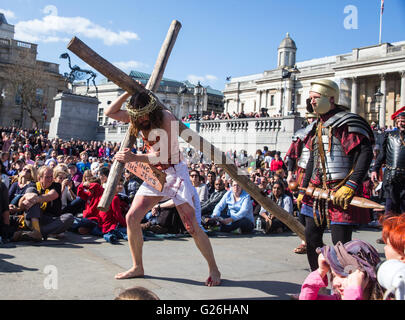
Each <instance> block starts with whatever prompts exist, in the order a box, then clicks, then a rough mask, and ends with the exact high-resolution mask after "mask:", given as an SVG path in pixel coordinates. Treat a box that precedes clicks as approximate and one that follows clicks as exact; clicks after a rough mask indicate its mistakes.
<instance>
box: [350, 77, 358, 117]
mask: <svg viewBox="0 0 405 320" xmlns="http://www.w3.org/2000/svg"><path fill="white" fill-rule="evenodd" d="M357 93H358V82H357V78H356V77H353V78H352V103H351V110H350V111H351V112H352V113H357V114H358V113H359V108H358V100H357V96H358V94H357Z"/></svg>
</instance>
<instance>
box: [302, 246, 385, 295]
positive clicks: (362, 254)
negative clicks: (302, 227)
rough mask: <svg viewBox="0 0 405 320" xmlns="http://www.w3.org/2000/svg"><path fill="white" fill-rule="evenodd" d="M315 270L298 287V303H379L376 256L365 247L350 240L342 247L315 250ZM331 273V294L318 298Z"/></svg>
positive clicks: (380, 293) (374, 251) (373, 251)
mask: <svg viewBox="0 0 405 320" xmlns="http://www.w3.org/2000/svg"><path fill="white" fill-rule="evenodd" d="M318 253H319V257H318V263H319V268H318V269H317V270H315V271H313V272H311V273H310V274H309V276H308V277H307V278H306V279H305V281H304V284H303V285H302V287H301V293H300V296H299V299H300V300H380V299H382V297H383V290H382V288H381V286H380V285H379V284H378V282H377V272H376V267H377V265H378V263H379V262H380V257H379V255H378V252H377V251H376V250H375V249H374V248H373V247H372V246H371V245H370V244H368V243H366V242H364V241H361V240H352V241H349V242H347V243H345V244H344V245H343V244H342V243H341V242H338V243H337V244H336V245H335V246H324V247H322V248H318ZM329 272H330V273H331V280H330V281H331V283H332V289H333V294H332V295H321V294H319V290H320V289H321V288H324V287H327V286H328V277H327V274H328V273H329Z"/></svg>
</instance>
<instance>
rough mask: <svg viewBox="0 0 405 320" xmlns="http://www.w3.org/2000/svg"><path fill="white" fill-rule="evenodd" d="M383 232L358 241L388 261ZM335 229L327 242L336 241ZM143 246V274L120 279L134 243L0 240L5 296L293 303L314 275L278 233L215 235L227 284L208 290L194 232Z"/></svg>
mask: <svg viewBox="0 0 405 320" xmlns="http://www.w3.org/2000/svg"><path fill="white" fill-rule="evenodd" d="M380 236H381V232H380V231H379V230H377V229H369V228H361V229H360V230H357V231H355V232H354V233H353V238H354V239H356V238H357V239H362V240H364V241H368V242H369V243H371V244H372V245H373V246H374V247H375V248H376V249H377V250H378V252H379V253H380V254H381V258H382V259H384V245H381V244H377V243H376V242H375V240H376V239H377V238H379V237H380ZM330 238H331V237H330V233H329V232H326V233H325V236H324V242H325V243H326V244H331V239H330ZM148 239H149V240H147V241H145V243H144V250H143V255H144V267H145V273H146V277H145V278H144V279H130V280H115V279H114V275H115V274H116V273H118V272H121V271H124V270H127V269H128V268H129V267H130V266H131V258H130V253H129V248H128V243H127V242H126V241H123V240H121V242H120V243H119V244H116V245H112V244H109V243H107V242H105V241H104V240H103V239H100V238H95V237H91V236H79V235H76V234H73V233H67V234H66V238H65V239H64V240H56V239H51V238H50V239H48V240H47V241H44V242H42V243H38V244H32V243H27V242H21V243H8V244H5V245H0V283H1V287H2V290H1V291H0V299H7V300H8V299H24V300H25V299H34V300H36V299H45V300H64V299H73V300H81V299H96V300H97V299H104V300H111V299H113V298H114V297H115V296H116V295H117V294H118V293H119V292H121V291H122V290H124V289H126V288H130V287H132V286H135V285H140V286H144V287H146V288H148V289H150V290H152V291H153V292H155V293H156V294H157V295H158V296H159V297H160V298H161V299H162V300H168V299H170V300H211V299H244V300H263V299H275V300H287V299H289V296H288V294H293V293H297V292H299V290H300V286H301V284H302V282H303V281H304V279H305V277H306V276H307V275H308V273H309V268H308V262H307V258H306V255H298V254H295V253H293V251H292V250H293V249H294V248H295V247H296V246H297V245H298V244H299V243H300V239H299V238H298V237H297V236H296V235H295V234H293V233H283V234H279V235H263V234H253V235H234V234H233V235H225V234H220V233H218V234H216V235H214V236H210V240H211V243H212V246H213V249H214V253H215V256H216V260H217V264H218V266H219V268H220V271H221V273H222V277H223V282H222V285H221V286H219V287H205V286H204V281H205V279H206V277H207V270H208V269H207V265H206V263H205V260H204V259H203V257H202V255H201V254H200V252H199V251H198V250H197V248H196V246H195V244H194V241H193V239H192V238H191V237H183V238H169V239H159V238H148Z"/></svg>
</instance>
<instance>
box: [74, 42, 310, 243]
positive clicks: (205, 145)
mask: <svg viewBox="0 0 405 320" xmlns="http://www.w3.org/2000/svg"><path fill="white" fill-rule="evenodd" d="M68 49H69V50H70V51H72V52H73V53H75V54H76V55H77V56H78V57H79V58H81V59H82V60H83V61H85V62H86V63H87V64H88V65H90V66H92V67H93V68H94V69H96V70H97V71H99V72H100V73H101V74H103V75H104V76H106V77H107V78H108V79H109V80H111V81H112V82H114V83H115V84H117V85H118V86H119V87H120V88H122V89H124V90H126V91H127V92H129V93H132V94H134V93H137V92H139V91H142V92H147V91H148V90H147V89H146V88H143V87H142V86H140V85H139V84H138V83H136V81H135V80H133V79H132V78H131V77H129V76H128V75H126V74H125V73H124V72H122V71H121V70H119V69H118V68H117V67H115V66H114V65H112V64H111V63H109V62H108V61H107V60H105V59H104V58H102V57H101V56H99V55H98V54H97V53H96V52H94V51H93V50H92V49H90V48H89V47H88V46H86V45H85V44H84V43H83V42H82V41H80V40H79V39H77V38H73V39H72V41H71V42H70V43H69V45H68ZM157 103H158V104H159V105H160V106H161V107H162V108H165V109H167V108H166V107H165V106H164V105H163V104H162V103H161V102H160V101H157ZM167 110H168V109H167ZM176 119H177V118H176ZM176 124H177V125H178V127H179V135H180V137H181V138H182V139H184V140H185V141H186V142H187V143H190V144H191V145H192V146H193V147H194V148H195V149H196V150H200V151H201V152H202V153H203V154H204V155H206V156H208V157H209V158H210V160H211V161H213V162H214V163H216V164H220V165H219V166H220V167H222V168H223V169H224V170H225V172H227V173H228V174H229V176H230V177H231V178H232V179H233V180H235V181H237V182H238V183H239V184H240V186H241V187H242V189H244V190H245V191H246V192H247V193H249V194H250V195H251V196H252V198H254V199H255V200H256V201H257V202H258V203H259V204H260V205H261V206H262V207H263V208H265V209H266V210H267V211H268V212H269V213H271V214H273V215H274V216H275V217H277V218H278V219H279V220H280V221H281V222H283V223H284V224H285V225H287V226H288V227H289V228H290V229H291V230H292V231H293V232H295V233H296V234H297V235H298V236H299V237H300V238H301V239H303V240H305V228H304V226H303V225H302V224H301V223H300V222H299V221H297V220H296V219H295V218H294V217H293V216H292V215H290V214H289V213H288V212H287V211H285V210H284V209H282V208H281V207H279V206H278V205H277V204H276V203H274V202H273V201H272V200H271V199H270V198H268V197H266V196H264V195H263V194H262V193H261V192H260V189H259V188H258V187H257V186H256V185H255V184H254V183H253V182H252V181H250V180H249V178H248V177H247V176H246V175H240V174H239V173H238V168H237V167H236V166H235V165H234V164H233V161H232V160H231V159H229V158H228V157H227V156H226V155H225V154H224V153H223V152H222V151H220V150H219V149H217V148H216V147H215V146H213V145H212V144H211V143H210V142H208V141H207V140H205V139H204V138H203V137H201V136H199V135H198V133H196V132H195V131H193V130H191V129H190V128H188V127H186V125H185V124H184V123H183V122H182V121H179V120H178V119H177V122H176ZM117 179H118V178H117ZM113 191H115V190H113ZM110 192H112V190H110ZM104 193H106V191H104ZM103 196H104V195H103ZM109 197H111V195H109Z"/></svg>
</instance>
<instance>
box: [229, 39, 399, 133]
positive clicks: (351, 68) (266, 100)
mask: <svg viewBox="0 0 405 320" xmlns="http://www.w3.org/2000/svg"><path fill="white" fill-rule="evenodd" d="M296 54H297V46H296V44H295V42H294V40H292V38H291V37H290V35H289V34H288V33H287V35H286V37H285V38H284V39H283V40H282V42H281V44H280V46H279V48H278V56H277V57H278V61H277V68H276V69H273V70H268V71H264V72H263V73H260V74H254V75H248V76H242V77H237V78H233V79H232V80H231V81H230V82H229V83H227V84H226V86H225V90H224V100H225V106H224V107H225V112H230V113H232V112H241V111H242V110H243V111H244V112H252V111H253V112H255V111H256V112H258V111H260V109H261V108H266V109H268V113H269V115H270V116H287V115H289V114H295V113H300V114H301V116H304V115H305V112H306V109H305V108H306V99H307V98H308V96H309V88H310V83H311V82H312V81H314V80H320V79H330V80H333V81H335V82H336V83H337V84H338V85H339V87H340V102H339V103H340V104H342V105H345V106H347V107H348V108H350V110H351V112H354V113H357V114H360V115H361V116H362V117H364V118H365V119H366V120H368V121H369V122H370V123H371V122H372V121H375V122H377V123H379V124H380V126H382V127H383V126H389V125H392V124H393V123H392V121H391V120H390V117H389V116H390V115H391V114H392V113H393V112H395V111H396V110H397V109H399V108H400V107H402V106H404V105H405V41H401V42H396V43H383V44H381V45H374V46H369V47H362V48H355V49H353V50H352V52H350V53H345V54H340V55H336V56H330V57H324V58H319V59H312V60H307V61H302V62H296V57H297V55H296ZM377 92H381V93H382V94H383V95H382V96H381V99H380V100H381V101H379V99H378V98H377V96H376V95H375V94H376V93H377Z"/></svg>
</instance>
